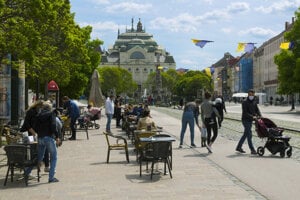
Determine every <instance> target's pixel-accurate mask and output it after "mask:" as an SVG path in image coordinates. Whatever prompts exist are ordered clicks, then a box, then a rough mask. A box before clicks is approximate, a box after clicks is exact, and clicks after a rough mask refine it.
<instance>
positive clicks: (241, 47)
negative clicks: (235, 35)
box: [236, 42, 246, 52]
mask: <svg viewBox="0 0 300 200" xmlns="http://www.w3.org/2000/svg"><path fill="white" fill-rule="evenodd" d="M245 46H246V44H245V43H241V42H239V43H238V46H237V49H236V52H242V51H244V50H245Z"/></svg>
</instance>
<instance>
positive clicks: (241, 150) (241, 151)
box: [235, 148, 246, 153]
mask: <svg viewBox="0 0 300 200" xmlns="http://www.w3.org/2000/svg"><path fill="white" fill-rule="evenodd" d="M235 150H236V151H238V152H240V153H246V151H244V150H243V149H242V148H236V149H235Z"/></svg>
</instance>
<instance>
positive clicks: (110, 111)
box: [105, 94, 115, 132]
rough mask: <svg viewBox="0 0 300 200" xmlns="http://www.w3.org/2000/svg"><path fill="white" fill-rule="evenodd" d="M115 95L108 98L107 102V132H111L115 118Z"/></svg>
mask: <svg viewBox="0 0 300 200" xmlns="http://www.w3.org/2000/svg"><path fill="white" fill-rule="evenodd" d="M114 109H115V108H114V95H112V94H111V95H110V96H109V97H107V99H106V101H105V114H106V117H107V122H106V132H111V130H110V126H111V119H112V118H113V115H114Z"/></svg>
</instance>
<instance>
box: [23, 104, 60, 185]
mask: <svg viewBox="0 0 300 200" xmlns="http://www.w3.org/2000/svg"><path fill="white" fill-rule="evenodd" d="M36 122H37V123H36V125H35V127H33V129H34V131H35V133H34V134H33V135H36V134H37V135H38V162H39V163H41V162H42V160H43V158H44V155H45V151H46V149H47V150H48V152H49V154H50V171H49V179H48V182H49V183H52V182H58V179H56V178H55V177H54V174H55V171H56V170H55V168H56V162H57V147H56V145H58V146H59V145H60V143H61V141H60V137H59V134H58V130H57V129H56V115H55V113H54V112H53V111H52V106H51V104H49V103H48V102H44V103H43V107H42V109H41V111H40V112H39V113H38V114H37V115H36ZM30 172H31V169H30V168H29V169H27V170H26V171H25V176H28V175H29V173H30Z"/></svg>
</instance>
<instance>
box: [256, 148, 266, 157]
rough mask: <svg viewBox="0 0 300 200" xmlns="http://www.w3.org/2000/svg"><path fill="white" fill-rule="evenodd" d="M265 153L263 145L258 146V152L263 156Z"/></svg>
mask: <svg viewBox="0 0 300 200" xmlns="http://www.w3.org/2000/svg"><path fill="white" fill-rule="evenodd" d="M264 153H265V149H264V148H263V147H258V148H257V154H258V155H259V156H263V155H264Z"/></svg>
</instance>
